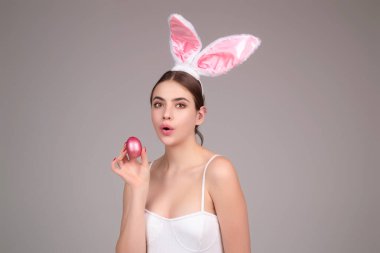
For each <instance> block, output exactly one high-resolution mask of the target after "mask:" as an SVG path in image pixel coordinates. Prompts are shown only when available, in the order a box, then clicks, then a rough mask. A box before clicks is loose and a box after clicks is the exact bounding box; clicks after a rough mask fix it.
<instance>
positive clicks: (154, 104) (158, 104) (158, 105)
mask: <svg viewBox="0 0 380 253" xmlns="http://www.w3.org/2000/svg"><path fill="white" fill-rule="evenodd" d="M161 106H162V104H161V103H160V102H156V103H153V107H154V108H160V107H161Z"/></svg>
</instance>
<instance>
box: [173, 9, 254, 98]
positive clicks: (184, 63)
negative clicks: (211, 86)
mask: <svg viewBox="0 0 380 253" xmlns="http://www.w3.org/2000/svg"><path fill="white" fill-rule="evenodd" d="M169 27H170V50H171V53H172V55H173V58H174V61H175V66H174V67H173V68H172V70H174V71H185V72H187V73H188V74H190V75H192V76H193V77H195V78H196V79H197V80H200V75H203V76H218V75H221V74H224V73H227V72H228V71H229V70H231V69H233V68H234V67H236V66H237V65H239V64H241V63H243V62H244V61H245V60H247V59H248V57H249V56H250V55H251V54H252V53H253V52H254V51H255V50H256V49H257V48H258V46H259V45H260V43H261V41H260V39H259V38H256V37H254V36H252V35H249V34H241V35H231V36H227V37H223V38H220V39H217V40H216V41H214V42H212V43H211V44H210V45H208V46H207V47H206V48H204V49H203V50H202V51H201V49H202V42H201V40H200V39H199V37H198V35H197V32H196V31H195V29H194V27H193V25H192V24H191V23H190V22H189V21H187V20H186V19H185V18H184V17H182V16H181V15H178V14H172V15H171V16H170V17H169ZM202 93H203V88H202Z"/></svg>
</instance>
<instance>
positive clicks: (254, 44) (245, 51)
mask: <svg viewBox="0 0 380 253" xmlns="http://www.w3.org/2000/svg"><path fill="white" fill-rule="evenodd" d="M260 43H261V41H260V39H259V38H256V37H254V36H252V35H249V34H243V35H232V36H228V37H223V38H220V39H218V40H216V41H214V42H213V43H211V44H210V45H208V46H207V47H206V48H205V49H203V50H202V52H200V54H198V55H197V56H196V58H195V59H194V67H195V68H196V70H197V72H198V73H199V74H201V75H204V76H218V75H221V74H224V73H226V72H228V71H229V70H231V69H233V68H234V67H236V66H237V65H239V64H241V63H243V62H244V61H245V60H247V59H248V57H249V56H250V55H251V54H252V53H253V52H254V51H255V50H256V49H257V48H258V46H259V45H260Z"/></svg>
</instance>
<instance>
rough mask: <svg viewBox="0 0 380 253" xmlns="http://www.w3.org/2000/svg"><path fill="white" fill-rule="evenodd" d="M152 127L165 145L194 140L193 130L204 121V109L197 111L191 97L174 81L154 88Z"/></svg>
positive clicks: (168, 81)
mask: <svg viewBox="0 0 380 253" xmlns="http://www.w3.org/2000/svg"><path fill="white" fill-rule="evenodd" d="M151 117H152V123H153V127H154V129H155V131H156V133H157V135H158V137H159V138H160V140H161V141H162V142H163V143H164V144H165V145H175V144H178V143H181V142H183V141H186V140H189V139H190V138H193V139H194V138H195V132H194V128H195V126H196V125H200V124H202V122H203V119H204V108H203V107H202V108H201V110H199V111H197V110H196V109H195V103H194V98H193V95H192V94H191V93H190V91H188V90H187V89H186V88H185V87H183V86H182V85H180V84H179V83H177V82H176V81H174V80H167V81H164V82H162V83H160V84H159V85H157V86H156V88H155V90H154V91H153V96H152V107H151Z"/></svg>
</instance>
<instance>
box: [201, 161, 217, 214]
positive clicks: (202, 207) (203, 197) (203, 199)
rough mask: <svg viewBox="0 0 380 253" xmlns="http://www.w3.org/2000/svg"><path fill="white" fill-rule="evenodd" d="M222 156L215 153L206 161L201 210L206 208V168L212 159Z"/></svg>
mask: <svg viewBox="0 0 380 253" xmlns="http://www.w3.org/2000/svg"><path fill="white" fill-rule="evenodd" d="M217 156H220V155H218V154H215V155H213V156H212V157H211V158H210V159H209V160H208V162H207V163H206V166H205V169H204V171H203V178H202V202H201V211H202V212H203V211H204V209H205V181H206V170H207V167H208V165H209V164H210V163H211V161H212V160H214V158H215V157H217Z"/></svg>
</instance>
